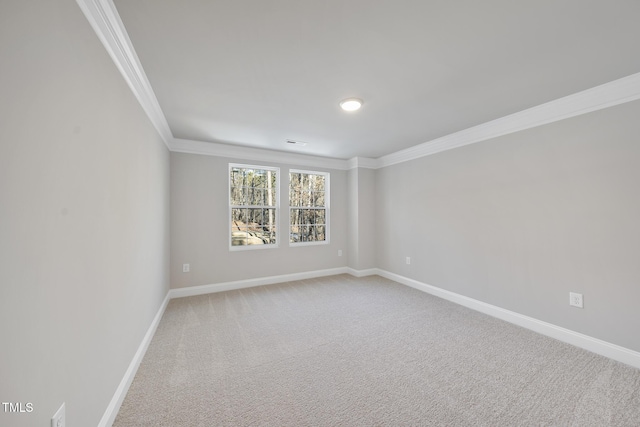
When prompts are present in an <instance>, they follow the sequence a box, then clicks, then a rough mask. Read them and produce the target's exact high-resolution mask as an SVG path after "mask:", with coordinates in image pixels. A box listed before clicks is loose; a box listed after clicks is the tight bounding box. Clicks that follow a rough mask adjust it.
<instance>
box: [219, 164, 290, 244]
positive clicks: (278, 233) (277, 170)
mask: <svg viewBox="0 0 640 427" xmlns="http://www.w3.org/2000/svg"><path fill="white" fill-rule="evenodd" d="M234 167H235V168H244V169H262V170H270V171H273V172H275V173H276V203H275V206H274V207H275V210H276V218H275V221H276V242H275V243H274V244H271V245H239V246H233V245H232V238H231V221H232V219H233V216H232V214H231V210H232V205H231V168H234ZM281 190H282V189H281V188H280V168H278V167H275V166H262V165H247V164H242V163H229V167H228V169H227V207H228V216H227V227H228V228H227V237H228V239H229V251H234V252H235V251H253V250H261V249H276V248H278V247H279V246H280V241H281V238H282V236H281V234H282V229H281V228H280V192H281ZM288 239H289V227H288V226H287V240H288Z"/></svg>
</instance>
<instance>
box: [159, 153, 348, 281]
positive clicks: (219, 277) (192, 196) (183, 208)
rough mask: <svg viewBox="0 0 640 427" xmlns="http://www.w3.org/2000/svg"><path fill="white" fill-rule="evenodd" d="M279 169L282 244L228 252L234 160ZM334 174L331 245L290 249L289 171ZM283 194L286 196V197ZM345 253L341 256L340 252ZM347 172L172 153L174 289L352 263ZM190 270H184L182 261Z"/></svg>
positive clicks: (332, 183) (172, 265)
mask: <svg viewBox="0 0 640 427" xmlns="http://www.w3.org/2000/svg"><path fill="white" fill-rule="evenodd" d="M230 162H231V163H242V164H250V165H264V166H277V167H279V168H280V175H281V176H280V207H281V209H280V230H281V233H283V234H281V236H280V238H281V240H280V244H279V247H278V248H274V249H257V250H243V251H230V250H229V200H228V198H229V190H228V186H229V163H230ZM289 168H292V169H302V170H315V171H321V172H330V173H331V178H330V179H331V205H330V207H331V234H330V243H329V244H326V245H314V246H301V247H300V246H299V247H290V246H289V243H288V240H287V236H288V235H287V234H286V233H287V228H286V227H287V225H288V221H289V220H288V211H287V195H288V191H289V190H288V171H289ZM283 196H284V197H283ZM339 249H342V250H343V256H342V257H338V250H339ZM346 249H347V172H346V171H340V170H327V169H322V168H314V167H309V168H307V167H301V166H290V165H285V164H274V163H271V162H260V161H249V160H243V159H229V158H224V157H217V156H205V155H198V154H183V153H171V287H172V288H183V287H187V286H198V285H209V284H215V283H224V282H231V281H237V280H246V279H255V278H260V277H268V276H279V275H284V274H292V273H301V272H307V271H316V270H325V269H330V268H338V267H345V266H346V265H347V261H346V260H347V254H346V252H347V251H346ZM186 263H188V264H190V266H191V272H189V273H183V272H182V264H186Z"/></svg>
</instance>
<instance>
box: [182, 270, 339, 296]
mask: <svg viewBox="0 0 640 427" xmlns="http://www.w3.org/2000/svg"><path fill="white" fill-rule="evenodd" d="M346 273H349V269H348V268H347V267H338V268H330V269H327V270H317V271H306V272H303V273H293V274H283V275H280V276H270V277H260V278H257V279H247V280H237V281H234V282H224V283H214V284H211V285H202V286H190V287H188V288H178V289H171V290H170V291H169V297H170V298H182V297H191V296H194V295H204V294H211V293H214V292H224V291H232V290H235V289H245V288H253V287H255V286H264V285H273V284H275V283H283V282H292V281H294V280H304V279H314V278H316V277H325V276H335V275H336V274H346Z"/></svg>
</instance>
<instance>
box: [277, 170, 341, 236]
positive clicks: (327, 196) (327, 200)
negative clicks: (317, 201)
mask: <svg viewBox="0 0 640 427" xmlns="http://www.w3.org/2000/svg"><path fill="white" fill-rule="evenodd" d="M291 173H305V174H311V175H323V176H324V205H325V206H324V209H325V218H326V223H325V236H326V238H325V240H321V241H319V242H292V241H291V234H290V233H291V208H292V206H291V199H290V198H289V190H290V188H291V176H290V175H289V174H291ZM287 177H288V182H287V200H288V203H287V204H288V206H287V242H289V246H294V247H299V246H317V245H328V244H329V241H330V237H331V209H330V205H331V183H330V177H331V174H330V173H329V172H319V171H310V170H302V169H289V173H288V174H287ZM293 207H295V206H293Z"/></svg>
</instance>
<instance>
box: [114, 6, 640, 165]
mask: <svg viewBox="0 0 640 427" xmlns="http://www.w3.org/2000/svg"><path fill="white" fill-rule="evenodd" d="M114 3H115V5H116V7H117V10H118V13H119V15H120V17H121V19H122V21H123V23H124V26H125V28H126V31H127V33H128V35H129V37H130V39H131V41H132V43H133V46H134V47H135V51H136V53H137V55H138V57H139V59H140V62H141V64H142V67H143V68H144V71H145V72H146V75H147V77H148V79H149V82H150V83H151V86H152V88H153V91H154V92H155V95H156V97H157V99H158V101H159V104H160V107H161V108H162V112H163V113H164V116H165V117H166V119H167V121H168V123H169V126H170V129H171V132H172V134H173V136H174V137H175V138H181V139H187V140H195V141H205V142H216V143H223V144H232V145H239V146H247V147H256V148H263V149H270V150H281V151H294V152H296V153H301V154H310V155H316V156H325V157H333V158H339V159H349V158H352V157H369V158H378V157H381V156H384V155H387V154H390V153H393V152H396V151H398V150H401V149H405V148H408V147H412V146H415V145H418V144H421V143H425V142H428V141H431V140H433V139H435V138H438V137H442V136H444V135H448V134H451V133H454V132H456V131H460V130H463V129H466V128H469V127H472V126H475V125H478V124H481V123H485V122H487V121H490V120H493V119H497V118H500V117H503V116H506V115H508V114H511V113H515V112H518V111H521V110H525V109H527V108H530V107H533V106H536V105H539V104H542V103H545V102H548V101H551V100H554V99H557V98H560V97H563V96H566V95H570V94H573V93H576V92H579V91H582V90H585V89H588V88H591V87H594V86H597V85H600V84H603V83H607V82H609V81H612V80H615V79H618V78H621V77H625V76H628V75H631V74H634V73H638V72H640V51H639V49H638V46H639V44H638V42H639V40H640V25H639V24H638V20H639V18H640V1H638V0H628V1H623V0H609V1H594V0H537V1H526V2H525V1H514V0H504V1H499V0H485V1H478V0H447V1H445V0H421V1H417V0H416V1H411V0H322V1H318V0H315V1H307V0H254V1H242V0H210V1H206V0H115V1H114ZM352 96H355V97H359V98H362V99H364V106H363V108H362V109H361V110H360V111H358V112H355V113H345V112H343V111H341V110H340V108H339V105H338V103H339V101H340V100H342V99H343V98H347V97H352ZM287 139H294V140H300V141H304V142H307V143H308V144H307V145H306V146H305V147H291V146H289V145H287V144H286V140H287Z"/></svg>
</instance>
